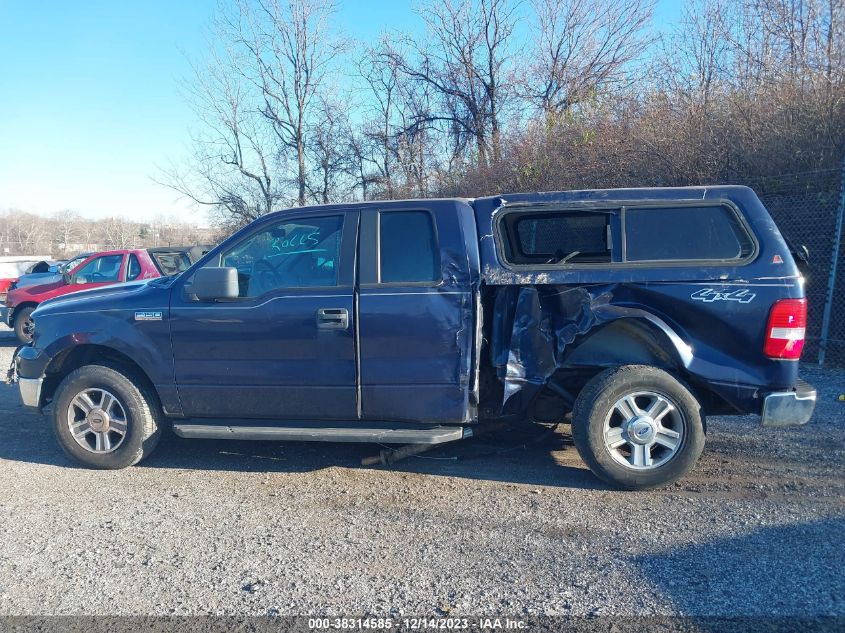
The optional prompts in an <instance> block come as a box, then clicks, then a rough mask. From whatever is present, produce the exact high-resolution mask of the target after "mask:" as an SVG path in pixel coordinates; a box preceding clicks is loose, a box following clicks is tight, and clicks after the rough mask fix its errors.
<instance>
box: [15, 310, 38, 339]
mask: <svg viewBox="0 0 845 633" xmlns="http://www.w3.org/2000/svg"><path fill="white" fill-rule="evenodd" d="M35 308H36V306H27V307H25V308H21V309H20V310H16V311H15V336H17V337H18V340H19V341H20V342H21V343H23V344H24V345H28V344H29V343H31V342H32V330H31V329H29V326H30V325H31V323H32V313H33V312H35Z"/></svg>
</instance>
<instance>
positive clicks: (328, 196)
mask: <svg viewBox="0 0 845 633" xmlns="http://www.w3.org/2000/svg"><path fill="white" fill-rule="evenodd" d="M347 102H348V101H347ZM349 130H350V123H349V120H348V118H347V117H346V114H345V108H344V106H343V104H342V103H340V101H339V100H333V101H328V100H325V99H321V100H320V103H319V105H318V107H317V108H316V124H315V125H314V127H313V129H311V130H309V135H308V137H309V142H308V146H307V148H306V149H307V152H308V155H309V158H310V160H309V163H310V164H311V166H312V174H311V177H310V178H308V180H307V183H308V193H309V196H310V198H311V199H312V200H313V201H314V202H316V203H317V204H328V203H330V202H336V201H339V200H340V199H342V198H343V197H344V196H345V195H346V194H347V193H348V192H349V191H351V189H352V187H351V185H349V183H344V182H343V180H344V177H345V176H346V175H347V174H348V173H349V167H348V165H349V161H350V157H349V154H348V149H349V146H348V143H347V139H348V138H349V136H350V131H349Z"/></svg>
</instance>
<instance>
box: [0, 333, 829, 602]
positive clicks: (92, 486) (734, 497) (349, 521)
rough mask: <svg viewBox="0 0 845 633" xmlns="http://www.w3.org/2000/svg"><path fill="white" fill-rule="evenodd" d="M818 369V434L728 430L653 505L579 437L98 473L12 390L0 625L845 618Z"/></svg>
mask: <svg viewBox="0 0 845 633" xmlns="http://www.w3.org/2000/svg"><path fill="white" fill-rule="evenodd" d="M13 349H14V342H13V340H12V338H11V334H10V333H9V331H8V330H6V329H4V330H2V331H0V365H2V366H3V367H4V368H5V367H6V366H7V365H8V362H9V359H10V357H11V353H12V350H13ZM804 377H805V378H806V379H808V380H809V381H810V382H811V383H813V384H815V385H816V387H817V388H818V389H819V394H820V401H819V404H818V407H817V413H816V416H815V418H814V420H813V421H812V422H811V424H810V426H808V427H805V428H799V429H788V430H766V429H761V428H759V427H757V426H756V425H755V424H754V421H753V420H752V419H750V418H749V419H738V418H733V419H729V418H714V419H711V420H709V422H708V431H709V436H708V446H707V448H706V449H705V453H704V456H703V457H702V459H701V461H700V462H699V464H698V466H697V468H696V469H695V471H694V472H693V473H692V474H691V475H690V476H688V477H687V478H686V479H685V480H683V481H682V482H680V483H679V484H676V485H674V486H672V487H670V488H668V489H665V490H658V491H652V492H647V493H623V492H616V491H612V490H609V489H607V488H606V487H605V486H603V485H602V484H600V483H599V482H598V481H597V480H596V479H594V478H593V477H592V475H591V474H590V473H589V471H587V470H586V468H585V467H584V465H583V464H582V463H581V461H580V460H579V459H578V456H577V454H576V453H575V449H574V448H573V446H572V443H571V440H570V438H569V435H568V428H567V427H562V428H561V429H560V430H558V431H557V432H555V433H554V434H551V435H547V436H546V437H545V438H544V439H543V440H542V441H540V442H536V443H533V444H530V445H529V446H528V448H522V449H519V448H518V449H516V450H511V451H509V452H506V453H502V449H505V448H507V447H509V446H511V445H513V443H514V442H515V441H516V442H517V443H519V442H523V441H525V440H526V439H530V438H533V437H536V436H537V434H538V430H537V429H536V428H528V429H526V430H524V431H520V433H519V434H518V438H519V439H517V440H515V439H514V436H513V435H506V434H501V433H500V434H498V435H490V436H485V437H483V438H476V439H473V440H470V441H469V442H465V443H463V444H455V445H451V446H448V447H444V448H441V449H438V451H437V452H433V453H430V454H429V456H430V457H433V458H436V459H431V458H428V459H422V458H412V459H409V460H406V461H404V462H401V463H400V464H397V465H395V466H394V467H392V468H391V469H389V470H388V469H382V468H365V467H362V466H360V460H361V458H362V457H365V456H368V455H372V454H374V453H376V452H377V450H378V447H375V446H372V445H345V444H294V443H287V444H283V443H247V442H233V441H232V442H217V441H201V440H194V441H187V440H181V439H179V438H175V437H168V438H166V439H165V440H164V441H163V442H162V444H161V445H160V447H159V449H158V450H157V452H156V453H155V454H154V455H153V456H152V457H151V458H150V459H149V460H147V461H146V462H144V463H143V464H141V465H139V466H136V467H134V468H130V469H127V470H123V471H118V472H100V471H92V470H85V469H82V468H79V467H76V466H75V465H74V464H73V463H71V462H70V461H69V460H68V459H67V458H66V457H65V456H64V454H63V453H62V452H61V451H60V449H59V448H58V446H57V444H56V442H55V441H54V439H53V436H52V432H51V430H50V428H49V423H48V420H47V419H46V418H42V417H39V416H37V415H34V414H31V413H28V412H25V411H24V410H23V409H21V408H20V405H19V402H18V396H17V390H16V388H15V387H12V386H8V385H0V438H2V439H0V615H26V614H40V615H44V614H111V615H120V614H127V615H128V614H135V615H153V614H156V615H167V614H180V615H191V614H234V615H249V614H255V615H265V614H328V615H335V614H346V615H355V614H358V615H362V614H383V615H386V614H392V615H394V616H396V615H398V614H416V615H438V614H445V613H449V614H450V615H460V614H466V615H490V614H493V615H495V614H501V615H507V614H514V615H530V614H569V615H583V614H593V615H611V614H624V615H664V614H682V615H708V614H721V615H770V616H771V615H803V616H820V615H838V616H845V575H843V573H842V569H843V567H845V553H843V548H842V535H843V533H845V469H843V463H845V459H844V458H845V424H843V423H845V403H840V402H837V401H836V396H837V395H838V394H839V393H840V392H845V372H843V371H833V370H828V371H820V370H818V369H816V368H814V367H811V366H807V367H806V368H805V370H804ZM491 452H498V453H499V454H496V455H493V456H490V453H491ZM456 455H459V456H460V457H461V459H459V460H454V459H449V458H450V457H454V456H456Z"/></svg>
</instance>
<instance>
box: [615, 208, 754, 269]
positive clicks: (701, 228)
mask: <svg viewBox="0 0 845 633" xmlns="http://www.w3.org/2000/svg"><path fill="white" fill-rule="evenodd" d="M624 222H625V254H626V257H625V259H626V261H629V262H645V261H669V260H672V261H678V260H736V259H744V258H746V257H748V256H749V255H750V254H751V253H752V251H753V250H754V245H753V243H752V241H751V239H750V238H749V236H748V234H747V233H746V231H745V229H744V228H743V227H742V225H741V224H740V222H739V220H738V218H737V217H736V214H735V213H734V212H733V211H732V210H731V209H729V208H727V207H724V206H721V205H718V206H717V205H709V206H699V207H695V206H683V207H665V208H639V209H637V208H634V209H626V211H625V220H624Z"/></svg>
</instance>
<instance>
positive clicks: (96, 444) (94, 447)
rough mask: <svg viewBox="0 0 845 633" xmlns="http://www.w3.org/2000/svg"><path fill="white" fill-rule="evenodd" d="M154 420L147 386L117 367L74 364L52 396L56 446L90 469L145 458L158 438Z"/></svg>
mask: <svg viewBox="0 0 845 633" xmlns="http://www.w3.org/2000/svg"><path fill="white" fill-rule="evenodd" d="M160 420H161V413H160V407H159V405H158V401H157V399H156V398H155V396H154V395H153V394H152V393H151V390H150V388H149V387H147V386H146V385H145V384H144V381H142V380H139V379H138V377H136V376H135V375H134V374H133V373H132V372H131V371H128V370H126V369H124V368H122V367H107V366H105V365H86V366H84V367H80V368H79V369H76V370H74V371H72V372H71V373H70V374H68V375H67V377H65V379H64V380H63V381H62V382H61V384H60V385H59V387H58V389H57V390H56V394H55V397H54V399H53V427H54V430H55V432H56V437H57V438H58V440H59V444H60V445H61V447H62V449H64V451H65V453H67V454H68V455H69V456H70V457H72V458H74V459H75V460H76V461H78V462H80V463H82V464H84V465H85V466H89V467H91V468H102V469H118V468H126V467H127V466H132V465H133V464H137V463H138V462H139V461H141V460H142V459H143V458H145V457H147V456H149V454H150V453H152V451H153V449H155V447H156V444H158V440H159V438H160V436H161V430H160V428H161V425H160V423H159V422H160Z"/></svg>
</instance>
